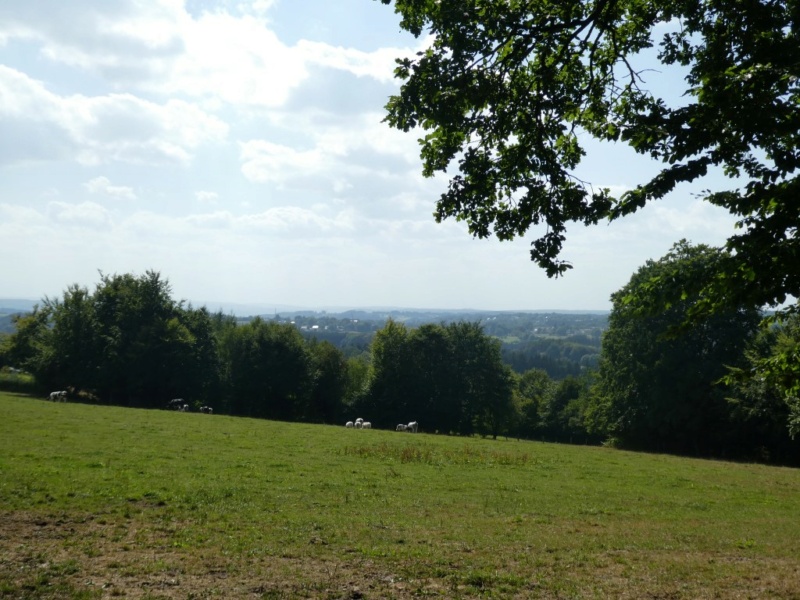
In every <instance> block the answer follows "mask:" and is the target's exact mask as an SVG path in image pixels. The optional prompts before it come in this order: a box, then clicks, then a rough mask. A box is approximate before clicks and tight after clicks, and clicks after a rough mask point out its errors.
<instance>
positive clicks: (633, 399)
mask: <svg viewBox="0 0 800 600" xmlns="http://www.w3.org/2000/svg"><path fill="white" fill-rule="evenodd" d="M720 253H721V251H719V250H716V249H712V248H709V247H707V246H691V245H689V244H688V243H686V242H681V243H678V244H676V245H675V246H674V247H673V249H672V250H671V251H670V252H669V253H668V254H667V255H666V256H664V257H663V258H661V259H660V260H658V261H652V260H650V261H647V263H646V264H645V265H644V266H643V267H641V268H640V269H639V270H638V271H637V272H636V273H635V274H634V275H633V276H632V277H631V279H630V281H629V282H628V284H627V285H626V286H625V287H623V288H622V289H621V290H619V291H617V292H615V293H614V294H612V296H611V299H612V302H613V309H612V311H611V315H610V317H609V326H608V329H607V331H606V332H605V334H604V336H603V344H602V352H601V358H600V369H599V378H598V382H597V389H596V390H595V393H594V395H593V396H592V402H593V406H592V407H591V410H590V411H589V413H590V415H591V417H590V422H591V424H592V429H593V430H594V431H595V432H598V433H604V434H605V435H607V436H609V437H612V438H615V439H616V440H618V441H619V442H621V443H622V444H623V445H626V446H629V447H634V448H640V449H648V450H657V451H669V452H678V453H689V454H716V455H721V454H725V453H728V454H730V453H734V452H735V451H736V443H735V435H734V433H735V432H734V428H733V427H732V425H731V415H730V413H731V410H730V407H729V405H728V402H727V401H726V394H725V390H724V389H723V388H722V386H719V385H715V384H716V382H718V381H719V380H720V379H721V378H722V377H723V376H724V375H725V374H726V365H731V366H738V365H741V361H742V356H743V350H744V348H745V346H746V344H747V342H748V341H749V339H750V338H751V337H752V335H753V333H754V332H755V330H756V329H757V326H758V322H759V318H760V316H759V313H758V311H757V310H755V309H753V308H746V307H745V308H741V309H739V310H730V311H727V312H724V313H719V314H717V315H715V316H713V317H711V318H709V319H707V320H705V321H703V322H702V323H700V324H698V325H696V326H694V327H692V328H688V329H683V330H682V331H681V333H680V335H674V334H673V333H672V332H673V331H674V329H675V328H676V327H677V326H679V325H680V324H681V323H682V322H683V321H684V319H685V315H686V311H687V310H689V309H690V307H691V306H693V304H694V302H695V300H696V299H695V298H693V297H687V298H686V299H684V300H683V301H681V302H679V303H677V304H674V305H672V306H671V307H670V308H669V309H668V310H666V311H665V312H663V313H662V314H660V315H655V316H642V315H641V314H640V313H639V312H638V307H637V306H636V305H635V304H634V303H631V302H630V298H631V297H632V296H633V297H636V296H637V294H638V292H639V291H640V290H639V289H638V288H640V287H641V286H643V285H646V284H647V282H649V281H651V280H652V279H654V278H658V277H660V276H662V275H663V273H664V272H669V273H673V272H675V273H680V274H681V275H680V276H681V277H683V278H700V279H702V278H704V277H705V276H706V275H707V274H708V273H709V271H713V269H714V268H715V266H716V262H717V260H718V259H719V257H720ZM682 283H683V282H678V285H681V284H682Z"/></svg>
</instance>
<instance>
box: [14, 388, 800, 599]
mask: <svg viewBox="0 0 800 600" xmlns="http://www.w3.org/2000/svg"><path fill="white" fill-rule="evenodd" d="M363 416H365V417H369V415H363ZM422 425H423V427H424V422H423V423H422ZM0 473H2V479H0V519H2V523H3V527H2V530H1V534H0V594H2V595H3V596H4V597H9V598H11V597H13V598H23V597H25V598H43V599H47V598H59V599H60V598H74V599H78V598H112V597H125V598H189V597H192V598H233V599H238V598H283V597H313V598H386V597H393V598H414V597H420V596H425V597H439V598H453V597H458V598H479V597H481V598H483V597H497V598H531V597H536V598H567V597H568V598H577V599H582V598H612V597H613V598H621V599H634V598H644V597H646V598H675V599H689V598H711V597H718V598H766V597H772V598H790V597H797V596H798V595H799V594H800V522H798V520H797V515H798V514H800V471H797V470H791V469H784V468H774V467H766V466H758V465H746V464H732V463H723V462H715V461H702V460H690V459H680V458H675V457H669V456H660V455H653V454H634V453H628V452H622V451H617V450H612V449H608V448H596V447H574V446H560V445H548V444H542V443H533V442H517V441H514V440H499V441H495V442H492V441H489V440H482V439H477V438H467V439H465V438H452V437H448V436H432V435H426V434H417V435H414V434H403V433H395V432H389V431H378V430H372V431H359V430H345V429H344V428H343V427H333V426H320V425H300V424H291V423H279V422H274V421H263V420H253V419H244V418H232V417H221V416H216V415H214V416H208V415H202V414H197V413H195V414H188V413H177V412H167V411H154V410H133V409H123V408H115V407H98V406H89V405H80V404H55V403H50V402H45V401H42V400H34V399H28V398H25V397H21V396H13V395H10V394H3V393H0Z"/></svg>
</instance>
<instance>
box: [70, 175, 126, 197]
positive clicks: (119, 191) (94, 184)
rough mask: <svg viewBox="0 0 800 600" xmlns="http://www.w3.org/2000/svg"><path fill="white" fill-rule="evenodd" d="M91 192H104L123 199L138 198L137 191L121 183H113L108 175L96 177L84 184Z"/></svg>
mask: <svg viewBox="0 0 800 600" xmlns="http://www.w3.org/2000/svg"><path fill="white" fill-rule="evenodd" d="M83 185H84V187H85V188H86V189H87V190H89V193H90V194H102V195H105V196H110V197H111V198H119V199H121V200H136V193H135V192H134V191H133V188H130V187H127V186H120V185H111V181H109V179H108V177H103V176H100V177H95V178H94V179H90V180H89V181H87V182H86V183H84V184H83Z"/></svg>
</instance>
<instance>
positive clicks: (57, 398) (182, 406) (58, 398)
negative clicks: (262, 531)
mask: <svg viewBox="0 0 800 600" xmlns="http://www.w3.org/2000/svg"><path fill="white" fill-rule="evenodd" d="M49 399H50V400H51V401H52V402H66V401H67V392H66V391H58V392H50V396H49ZM167 408H168V409H171V410H177V411H179V412H189V405H188V404H187V403H186V402H185V401H184V400H183V398H174V399H173V400H170V401H169V402H167ZM200 412H201V413H205V414H209V415H211V414H214V409H213V408H211V407H210V406H201V407H200ZM344 426H345V427H347V428H348V429H372V423H370V422H369V421H365V420H364V419H362V418H361V417H359V418H358V419H356V420H355V421H348V422H347V423H345V424H344ZM395 431H408V432H409V433H417V431H419V423H417V422H416V421H411V423H409V424H408V425H406V424H404V423H400V424H399V425H398V426H397V427H396V428H395Z"/></svg>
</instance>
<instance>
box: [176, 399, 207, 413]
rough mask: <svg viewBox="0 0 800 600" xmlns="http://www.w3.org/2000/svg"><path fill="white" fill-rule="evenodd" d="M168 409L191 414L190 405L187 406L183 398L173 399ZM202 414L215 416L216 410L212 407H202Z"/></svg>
mask: <svg viewBox="0 0 800 600" xmlns="http://www.w3.org/2000/svg"><path fill="white" fill-rule="evenodd" d="M167 409H171V410H177V411H178V412H189V405H188V404H186V402H185V401H184V399H183V398H173V399H172V400H170V401H169V402H167ZM200 412H201V413H204V414H207V415H213V414H214V409H213V408H211V407H210V406H201V407H200Z"/></svg>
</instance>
